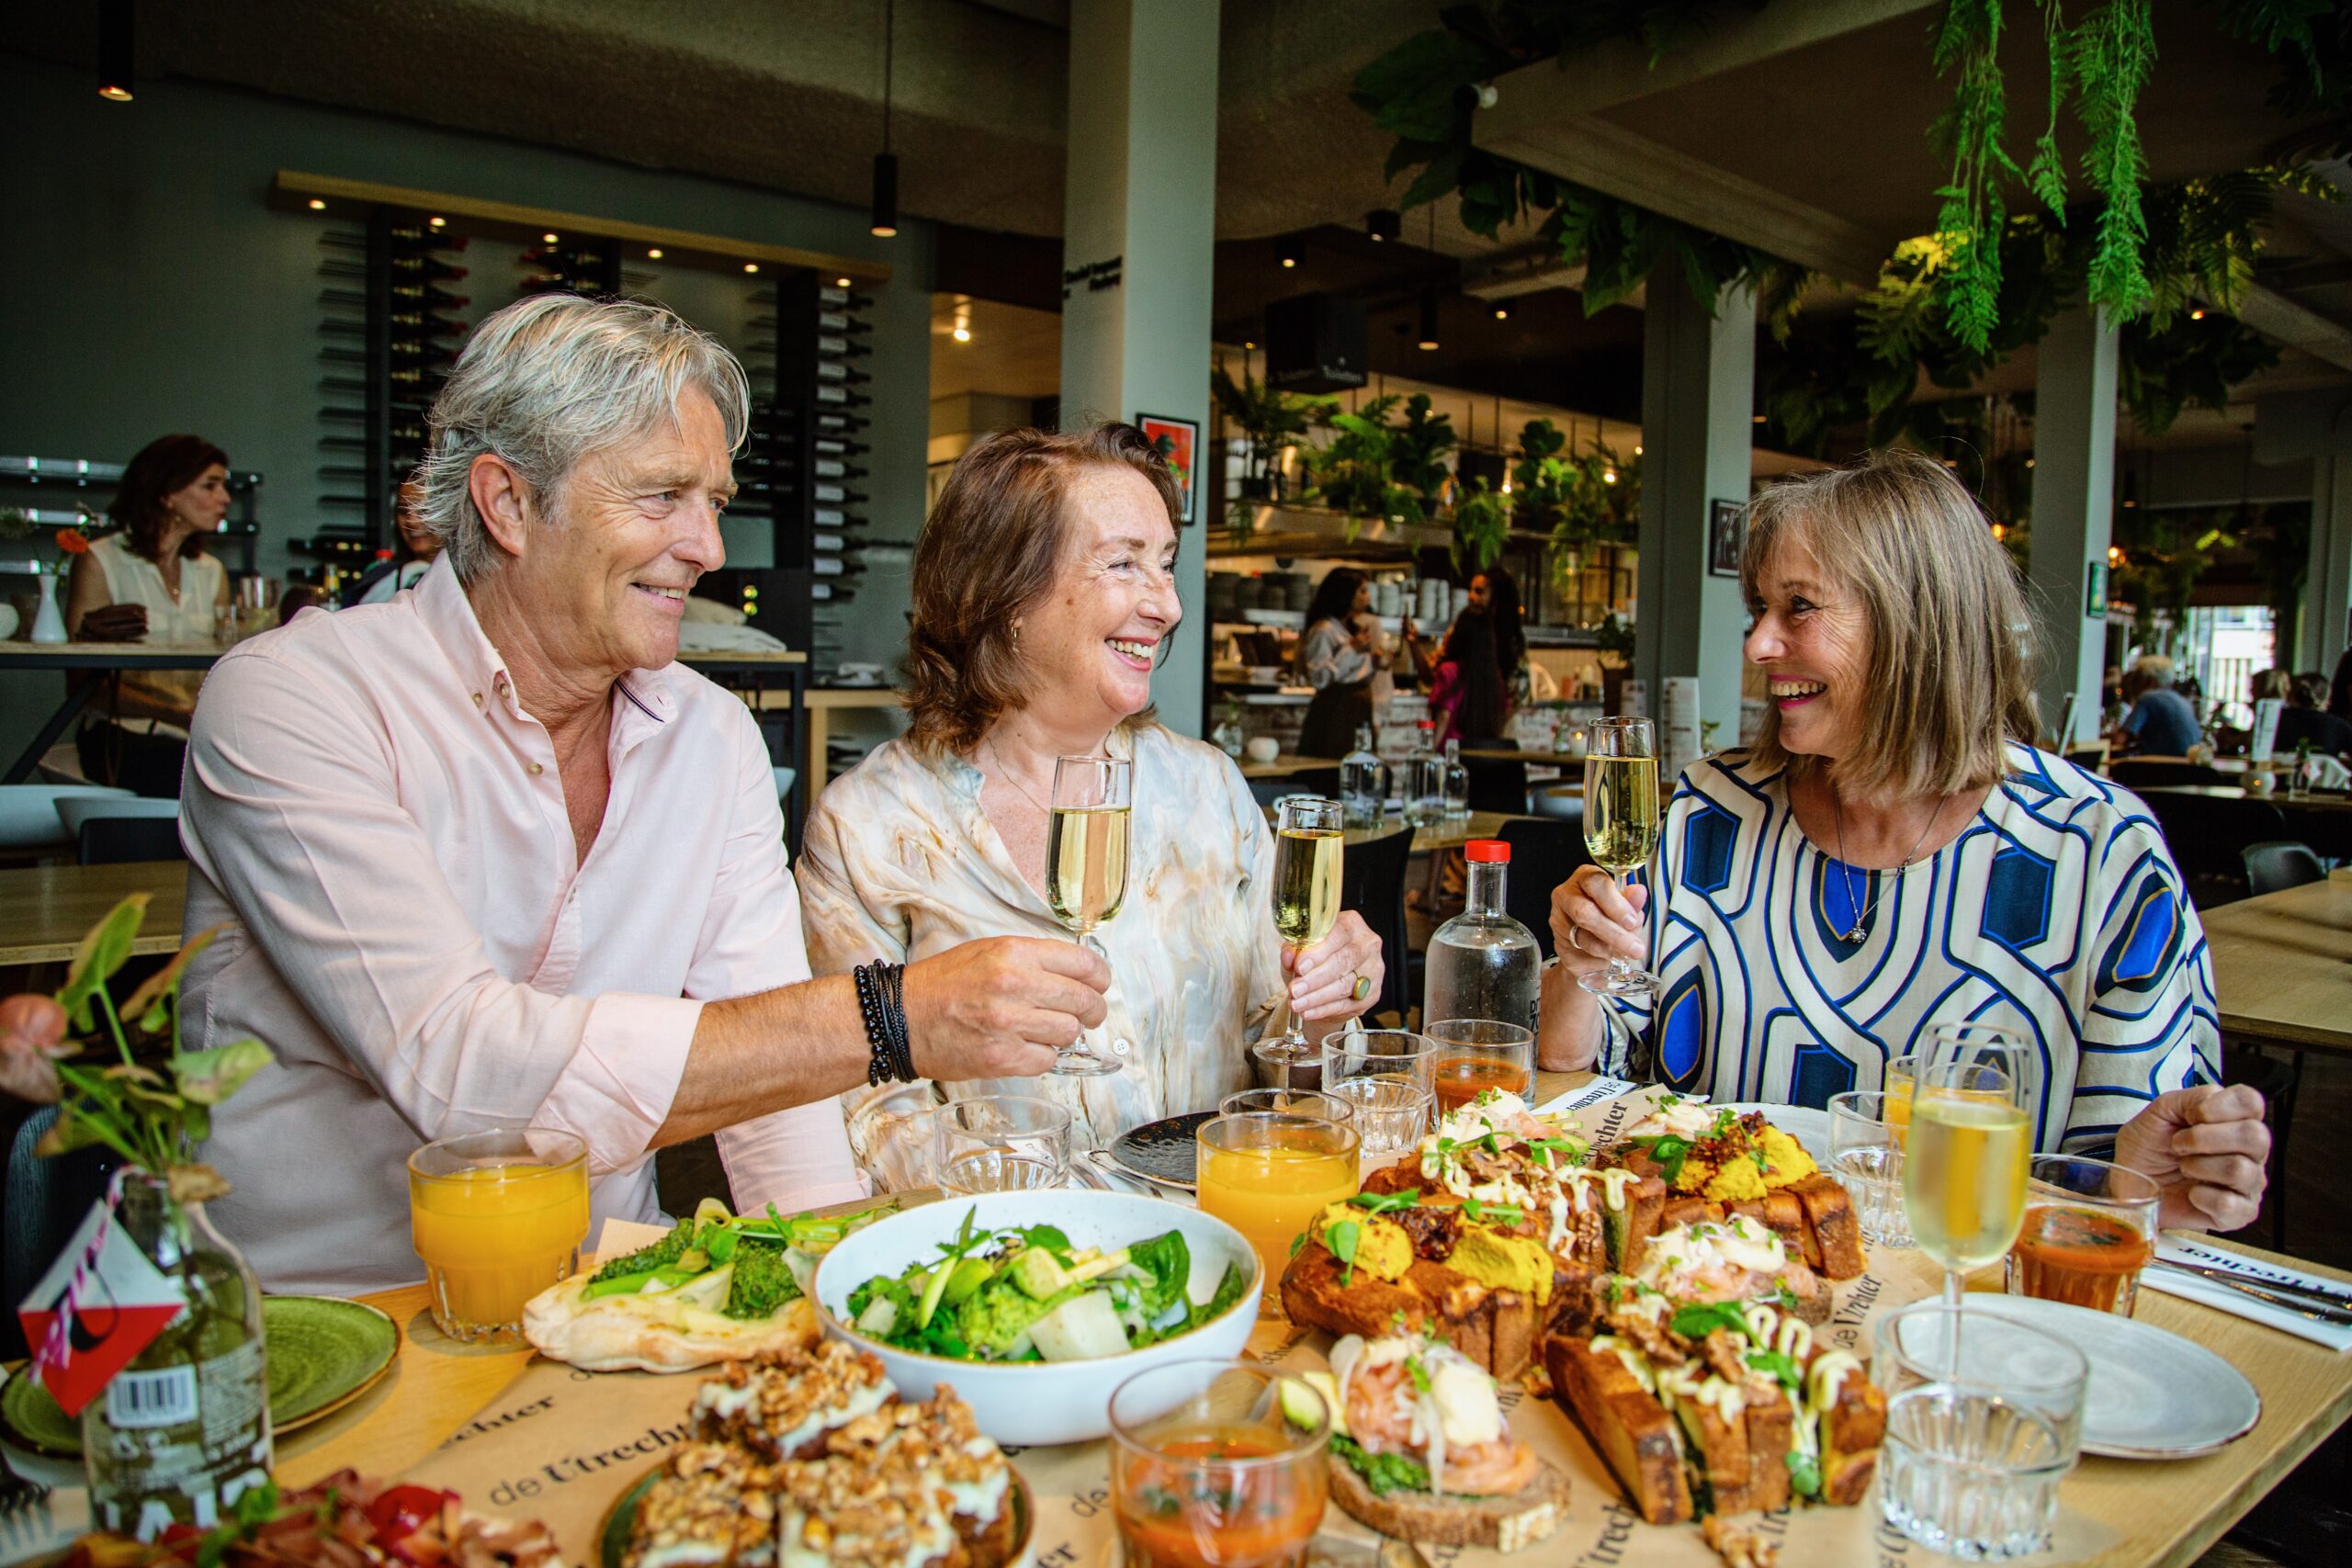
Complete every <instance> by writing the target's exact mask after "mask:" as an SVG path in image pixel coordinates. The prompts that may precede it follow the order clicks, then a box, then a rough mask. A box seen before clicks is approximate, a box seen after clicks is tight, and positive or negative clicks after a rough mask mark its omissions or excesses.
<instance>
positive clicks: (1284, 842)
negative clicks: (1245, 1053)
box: [1252, 795, 1345, 1083]
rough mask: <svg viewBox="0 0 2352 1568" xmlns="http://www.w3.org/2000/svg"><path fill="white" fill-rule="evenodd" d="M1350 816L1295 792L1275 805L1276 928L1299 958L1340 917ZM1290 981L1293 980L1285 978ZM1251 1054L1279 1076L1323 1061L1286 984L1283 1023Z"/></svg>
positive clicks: (1281, 1079) (1288, 1075)
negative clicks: (1342, 865)
mask: <svg viewBox="0 0 2352 1568" xmlns="http://www.w3.org/2000/svg"><path fill="white" fill-rule="evenodd" d="M1344 824H1345V818H1344V816H1343V814H1342V813H1341V811H1340V803H1339V802H1338V801H1336V800H1326V799H1324V798H1322V797H1321V796H1320V795H1293V796H1290V797H1288V798H1286V799H1284V800H1283V802H1282V803H1281V804H1280V805H1279V806H1277V807H1275V816H1274V888H1273V900H1274V929H1275V930H1276V931H1280V932H1281V933H1282V939H1283V946H1284V947H1285V948H1288V949H1289V950H1290V953H1291V954H1292V956H1293V957H1294V958H1295V957H1296V956H1297V955H1298V954H1299V953H1304V952H1305V951H1306V949H1308V948H1310V947H1313V946H1314V945H1315V944H1316V943H1317V942H1321V941H1322V940H1323V939H1324V938H1325V937H1327V936H1329V935H1330V934H1331V928H1332V927H1333V926H1335V925H1337V924H1338V923H1339V920H1340V857H1341V855H1342V854H1343V853H1344V839H1343V837H1342V834H1343V832H1344V830H1345V827H1344ZM1283 985H1284V987H1288V985H1289V982H1288V981H1287V980H1285V981H1284V982H1283ZM1252 1055H1255V1056H1256V1057H1257V1059H1258V1060H1259V1061H1260V1062H1261V1063H1262V1064H1264V1065H1265V1066H1267V1067H1268V1068H1270V1069H1272V1076H1273V1077H1274V1078H1275V1079H1276V1081H1277V1082H1283V1083H1288V1082H1292V1081H1295V1079H1294V1078H1293V1077H1292V1074H1293V1071H1294V1069H1295V1068H1297V1067H1299V1066H1305V1065H1309V1064H1313V1065H1316V1066H1320V1064H1321V1061H1322V1051H1321V1049H1320V1047H1318V1046H1316V1045H1313V1044H1310V1043H1308V1042H1307V1038H1306V1021H1305V1020H1303V1019H1301V1018H1300V1017H1299V1016H1298V1014H1297V1013H1296V1012H1295V1011H1293V1010H1292V1009H1291V1006H1290V996H1289V992H1288V990H1287V988H1285V990H1284V992H1283V1027H1282V1029H1281V1030H1280V1031H1279V1032H1277V1033H1276V1034H1275V1035H1274V1036H1273V1037H1272V1039H1267V1040H1261V1041H1260V1042H1258V1043H1257V1045H1256V1046H1255V1047H1254V1048H1253V1051H1252Z"/></svg>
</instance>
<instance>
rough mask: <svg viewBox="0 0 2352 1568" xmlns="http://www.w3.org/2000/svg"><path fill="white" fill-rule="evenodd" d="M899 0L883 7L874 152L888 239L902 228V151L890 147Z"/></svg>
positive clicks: (881, 228) (877, 215)
mask: <svg viewBox="0 0 2352 1568" xmlns="http://www.w3.org/2000/svg"><path fill="white" fill-rule="evenodd" d="M898 13H899V6H898V0H890V3H889V4H888V5H887V6H884V7H883V11H882V151H880V152H876V154H874V210H873V219H874V221H873V230H874V232H875V234H876V236H877V237H879V238H881V239H885V240H888V239H889V238H891V237H892V236H894V235H896V234H897V233H898V231H899V155H898V154H897V153H896V152H891V151H890V76H891V70H892V67H893V66H895V65H896V64H897V63H898V62H897V60H896V59H895V58H894V54H895V51H896V49H897V45H898V32H899V29H898V19H899V15H898Z"/></svg>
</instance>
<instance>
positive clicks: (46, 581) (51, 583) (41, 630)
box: [32, 571, 65, 642]
mask: <svg viewBox="0 0 2352 1568" xmlns="http://www.w3.org/2000/svg"><path fill="white" fill-rule="evenodd" d="M32 640H33V641H35V642H63V641H64V640H65V616H64V615H63V614H62V613H61V612H60V611H59V609H58V608H57V574H56V573H55V572H53V571H44V572H42V573H41V574H40V609H39V610H36V611H35V612H34V613H33V629H32Z"/></svg>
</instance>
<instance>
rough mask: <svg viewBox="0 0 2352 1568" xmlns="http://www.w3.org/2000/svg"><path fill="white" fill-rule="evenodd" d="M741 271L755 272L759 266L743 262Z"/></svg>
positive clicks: (755, 263)
mask: <svg viewBox="0 0 2352 1568" xmlns="http://www.w3.org/2000/svg"><path fill="white" fill-rule="evenodd" d="M743 270H744V271H745V272H757V271H759V270H760V264H759V263H757V262H745V263H744V264H743Z"/></svg>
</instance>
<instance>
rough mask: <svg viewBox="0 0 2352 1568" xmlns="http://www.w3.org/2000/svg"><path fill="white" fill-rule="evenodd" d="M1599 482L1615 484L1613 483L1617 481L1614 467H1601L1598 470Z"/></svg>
mask: <svg viewBox="0 0 2352 1568" xmlns="http://www.w3.org/2000/svg"><path fill="white" fill-rule="evenodd" d="M1600 482H1601V483H1602V484H1605V485H1613V484H1615V483H1616V482H1617V470H1616V469H1614V468H1603V469H1601V470H1600Z"/></svg>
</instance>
